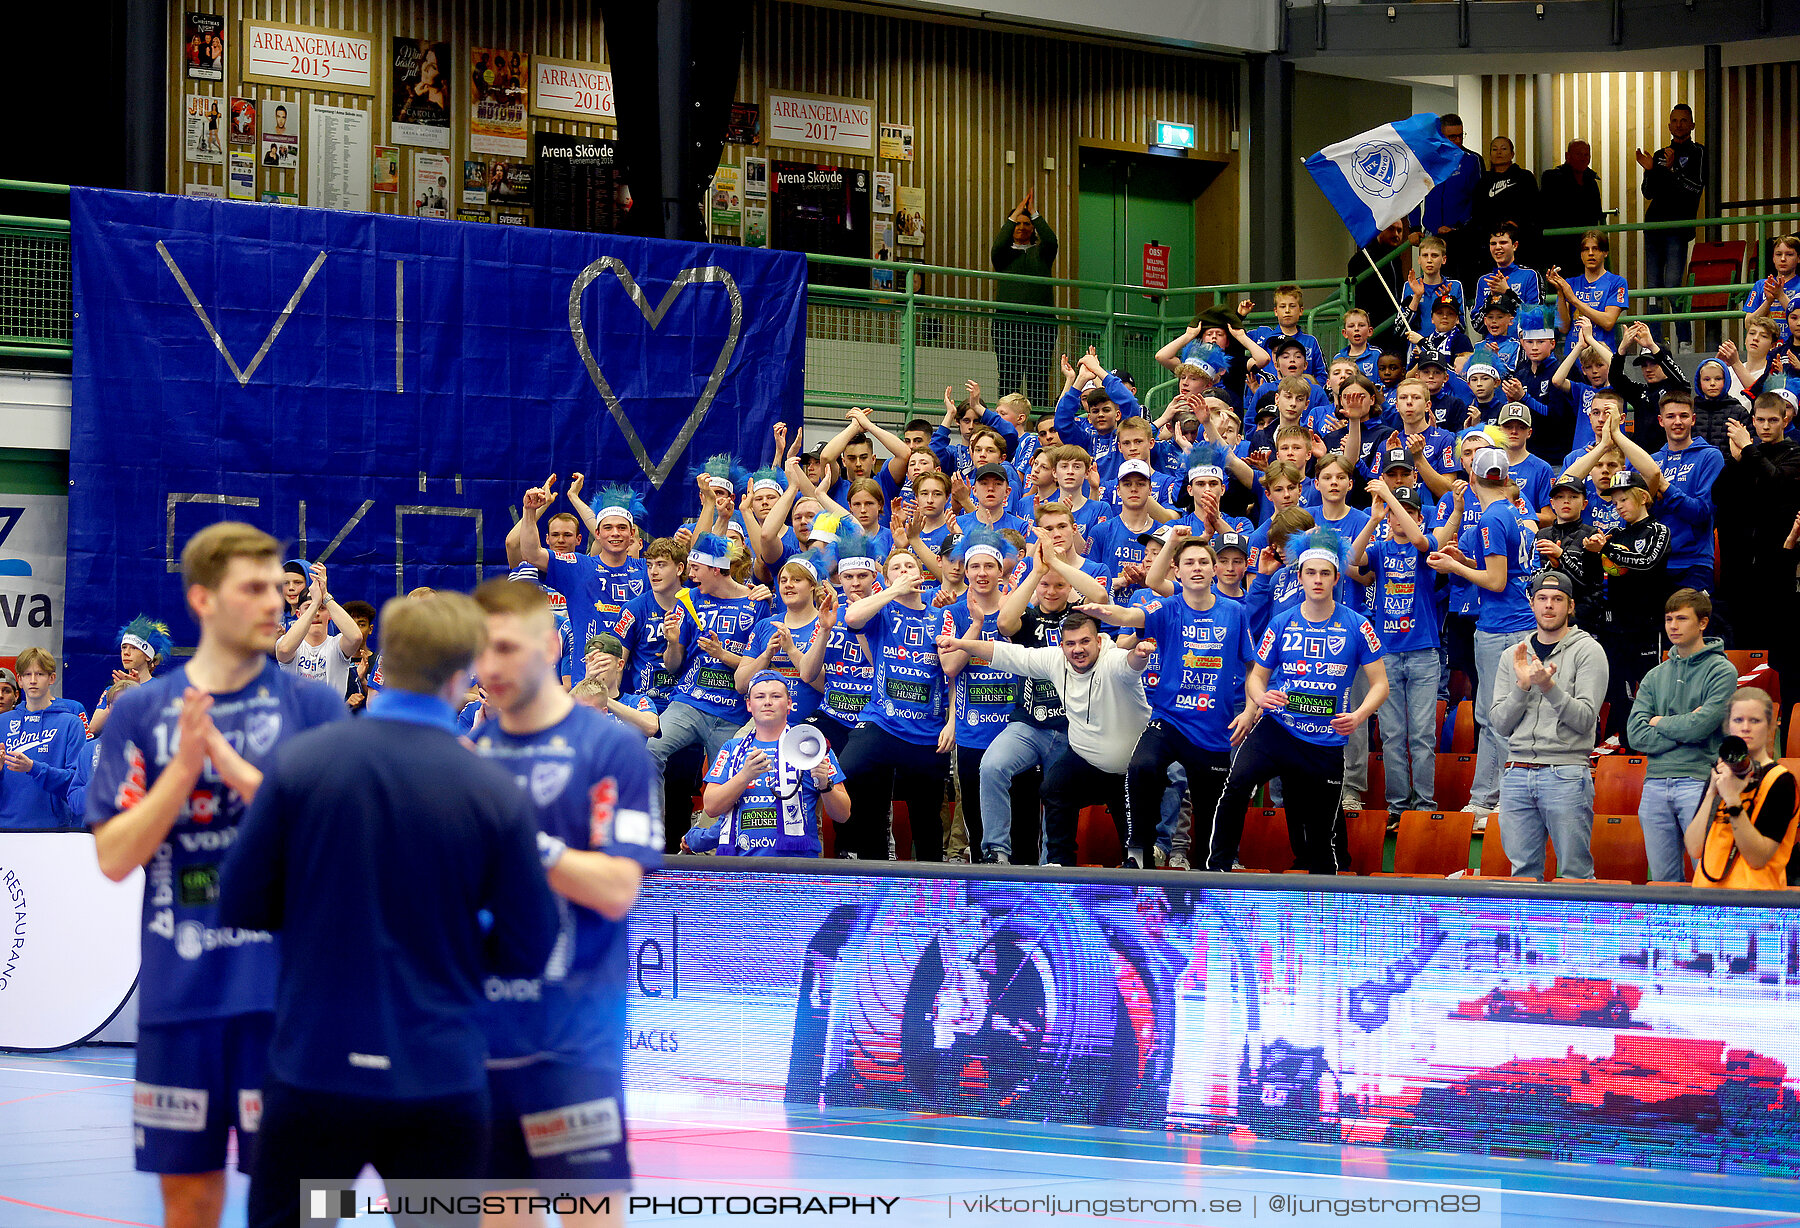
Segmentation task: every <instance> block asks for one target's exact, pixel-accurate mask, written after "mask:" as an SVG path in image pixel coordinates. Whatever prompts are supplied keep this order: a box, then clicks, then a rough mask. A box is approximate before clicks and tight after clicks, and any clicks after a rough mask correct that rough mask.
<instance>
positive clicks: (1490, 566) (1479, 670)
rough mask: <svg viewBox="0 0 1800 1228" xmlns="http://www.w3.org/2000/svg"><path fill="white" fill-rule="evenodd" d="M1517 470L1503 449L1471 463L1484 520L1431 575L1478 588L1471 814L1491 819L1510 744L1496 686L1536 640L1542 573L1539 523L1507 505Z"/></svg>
mask: <svg viewBox="0 0 1800 1228" xmlns="http://www.w3.org/2000/svg"><path fill="white" fill-rule="evenodd" d="M1510 475H1511V465H1510V463H1509V462H1508V461H1507V459H1506V453H1505V452H1503V451H1502V450H1500V449H1499V448H1481V449H1479V450H1478V451H1476V452H1475V454H1474V455H1473V456H1472V457H1471V458H1470V468H1469V478H1470V482H1469V486H1470V489H1472V490H1473V491H1474V492H1475V497H1476V499H1477V500H1478V501H1479V502H1480V504H1481V517H1480V519H1479V520H1478V521H1476V524H1475V528H1474V530H1473V531H1471V532H1466V533H1464V534H1463V536H1462V538H1461V540H1460V542H1459V543H1458V546H1457V548H1454V549H1452V548H1448V547H1447V548H1446V549H1444V550H1438V551H1433V552H1432V553H1431V555H1430V556H1429V557H1428V559H1427V562H1429V563H1430V565H1431V568H1432V570H1433V571H1438V572H1442V573H1444V574H1445V575H1450V576H1455V577H1457V578H1459V579H1464V580H1468V581H1470V582H1471V583H1472V584H1474V586H1475V590H1476V600H1477V607H1476V613H1475V637H1474V645H1473V647H1474V657H1475V724H1476V726H1477V728H1478V730H1479V733H1478V736H1477V741H1476V747H1475V780H1474V783H1473V785H1472V786H1471V787H1470V792H1469V807H1468V809H1469V812H1470V813H1472V814H1482V815H1485V814H1487V813H1488V812H1490V811H1492V810H1493V809H1494V807H1495V806H1496V805H1497V804H1498V803H1499V800H1500V765H1501V764H1502V763H1503V762H1505V759H1506V741H1505V739H1503V738H1502V737H1500V735H1499V734H1497V733H1495V732H1494V730H1493V726H1492V721H1491V719H1490V718H1491V714H1492V712H1493V707H1494V687H1495V686H1496V685H1497V683H1498V680H1499V679H1500V675H1501V671H1502V670H1504V669H1505V664H1504V661H1503V657H1504V656H1505V654H1506V652H1507V651H1508V650H1510V649H1511V648H1512V646H1513V645H1514V644H1517V643H1518V642H1519V641H1520V640H1522V639H1524V638H1525V637H1526V636H1528V635H1530V634H1531V629H1532V628H1533V627H1535V626H1536V625H1537V619H1536V617H1535V616H1534V615H1533V614H1532V612H1531V598H1530V597H1529V596H1528V595H1527V594H1526V591H1525V587H1526V585H1527V584H1528V583H1529V582H1530V580H1531V574H1532V572H1533V571H1535V570H1536V568H1537V518H1536V517H1535V516H1528V515H1525V514H1522V513H1521V512H1520V511H1519V510H1518V509H1517V508H1515V507H1514V506H1513V505H1512V504H1511V503H1510V502H1509V501H1508V494H1509V491H1510V490H1511V484H1512V478H1511V476H1510Z"/></svg>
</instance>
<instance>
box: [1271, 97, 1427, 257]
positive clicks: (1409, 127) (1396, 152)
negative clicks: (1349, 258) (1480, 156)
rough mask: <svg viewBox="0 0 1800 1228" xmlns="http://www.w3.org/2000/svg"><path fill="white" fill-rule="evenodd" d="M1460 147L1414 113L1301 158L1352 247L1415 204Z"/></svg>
mask: <svg viewBox="0 0 1800 1228" xmlns="http://www.w3.org/2000/svg"><path fill="white" fill-rule="evenodd" d="M1461 159H1462V149H1461V147H1460V146H1458V145H1457V144H1456V143H1455V142H1453V141H1451V140H1450V139H1449V138H1448V137H1446V136H1445V135H1444V134H1443V133H1442V132H1440V131H1438V117H1437V116H1435V115H1431V114H1424V113H1422V114H1419V115H1415V116H1413V117H1412V118H1410V119H1403V120H1400V121H1399V122H1397V123H1392V124H1383V125H1381V127H1379V128H1371V129H1370V130H1369V131H1367V132H1364V133H1362V134H1360V135H1358V136H1353V137H1351V138H1350V139H1349V140H1347V141H1339V142H1338V143H1337V144H1335V145H1327V146H1326V147H1325V148H1324V149H1321V150H1320V151H1319V152H1318V153H1316V154H1314V155H1312V157H1310V158H1308V159H1307V160H1306V170H1307V173H1308V174H1310V175H1311V176H1312V177H1313V181H1314V182H1315V183H1317V184H1318V185H1319V190H1320V191H1321V192H1323V193H1325V199H1326V200H1328V201H1330V202H1331V207H1332V208H1333V209H1336V210H1337V213H1338V216H1339V217H1341V218H1343V219H1344V225H1346V226H1348V227H1349V228H1350V234H1351V235H1352V236H1353V237H1354V238H1355V239H1356V244H1357V246H1358V247H1367V246H1368V245H1369V243H1371V242H1372V241H1373V240H1374V238H1375V236H1376V235H1378V234H1380V233H1381V232H1382V231H1383V230H1386V229H1387V228H1388V227H1389V226H1392V225H1393V224H1394V223H1395V222H1397V221H1399V220H1400V219H1401V218H1403V217H1405V216H1406V215H1407V214H1408V213H1411V212H1412V211H1413V209H1415V208H1416V207H1417V206H1418V204H1419V202H1420V201H1422V200H1424V199H1425V197H1426V195H1427V194H1428V193H1429V192H1430V191H1431V189H1432V188H1434V187H1436V186H1437V185H1438V184H1440V183H1442V182H1443V181H1444V180H1446V179H1448V178H1450V176H1451V175H1452V174H1454V173H1455V172H1456V168H1457V165H1458V163H1459V162H1460V161H1461Z"/></svg>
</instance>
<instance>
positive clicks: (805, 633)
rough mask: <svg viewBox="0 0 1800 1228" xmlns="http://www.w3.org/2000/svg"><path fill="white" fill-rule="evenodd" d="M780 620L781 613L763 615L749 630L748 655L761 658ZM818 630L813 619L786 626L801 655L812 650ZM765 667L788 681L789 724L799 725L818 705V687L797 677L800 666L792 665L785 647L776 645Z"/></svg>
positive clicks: (791, 659) (746, 650)
mask: <svg viewBox="0 0 1800 1228" xmlns="http://www.w3.org/2000/svg"><path fill="white" fill-rule="evenodd" d="M781 622H782V617H781V615H779V614H778V615H776V616H775V617H773V618H765V619H763V620H762V621H761V622H759V623H757V624H756V626H754V627H752V628H751V629H750V647H749V648H747V649H745V651H744V655H745V656H747V657H760V656H762V654H763V651H764V650H765V649H766V648H768V646H769V642H770V641H771V640H773V639H774V638H775V628H776V627H777V626H778V625H780V624H781ZM818 633H819V620H818V618H817V617H816V616H815V617H814V618H813V620H812V621H811V622H809V623H807V624H805V625H804V626H800V627H789V628H788V634H789V635H791V636H793V637H794V647H795V648H797V649H799V650H800V652H801V654H802V655H804V654H806V653H808V652H810V651H812V642H813V636H815V635H817V634H818ZM768 668H770V669H772V670H774V671H775V672H776V673H778V674H780V675H781V678H782V681H783V682H786V683H787V689H788V700H789V701H790V703H791V704H792V707H791V708H790V709H789V710H788V723H789V724H793V725H798V724H799V723H800V722H801V721H804V720H805V719H806V718H807V717H809V716H811V715H812V714H813V713H814V712H815V711H817V710H818V707H819V699H820V693H819V689H818V688H817V687H815V686H813V684H812V683H810V682H806V681H804V680H803V679H802V678H801V677H800V667H799V666H797V665H795V664H794V661H793V658H791V657H789V656H788V654H787V650H786V649H783V648H777V649H776V650H775V651H774V652H772V653H770V654H769V665H768Z"/></svg>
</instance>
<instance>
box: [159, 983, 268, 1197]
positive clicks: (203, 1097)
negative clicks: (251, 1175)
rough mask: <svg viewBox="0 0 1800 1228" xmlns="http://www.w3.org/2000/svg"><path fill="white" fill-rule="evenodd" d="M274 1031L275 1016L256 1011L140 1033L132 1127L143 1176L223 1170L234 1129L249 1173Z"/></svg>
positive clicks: (241, 1161) (240, 1158) (244, 1168)
mask: <svg viewBox="0 0 1800 1228" xmlns="http://www.w3.org/2000/svg"><path fill="white" fill-rule="evenodd" d="M274 1025H275V1016H274V1015H273V1014H271V1013H269V1012H267V1011H258V1012H256V1013H255V1014H251V1015H234V1016H231V1017H230V1018H226V1019H196V1020H193V1021H191V1022H188V1023H169V1024H159V1025H151V1026H147V1027H140V1028H139V1029H138V1046H137V1086H136V1087H135V1088H134V1089H133V1091H132V1111H131V1123H132V1126H133V1130H132V1135H133V1138H134V1140H135V1143H136V1148H137V1169H138V1171H139V1172H141V1173H212V1172H218V1171H219V1170H220V1169H222V1168H224V1167H225V1143H226V1135H227V1134H228V1133H229V1132H230V1131H231V1129H232V1128H233V1127H236V1129H237V1136H238V1162H237V1166H238V1171H239V1172H241V1173H247V1172H249V1171H250V1167H251V1164H252V1163H253V1162H254V1161H255V1159H256V1136H257V1130H258V1129H259V1128H260V1126H261V1124H262V1085H263V1070H264V1068H265V1067H266V1066H267V1065H268V1060H269V1034H270V1032H271V1031H272V1030H273V1029H274Z"/></svg>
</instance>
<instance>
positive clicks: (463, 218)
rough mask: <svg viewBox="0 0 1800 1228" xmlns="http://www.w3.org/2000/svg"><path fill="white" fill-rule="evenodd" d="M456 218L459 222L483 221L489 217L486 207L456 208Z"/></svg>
mask: <svg viewBox="0 0 1800 1228" xmlns="http://www.w3.org/2000/svg"><path fill="white" fill-rule="evenodd" d="M456 220H457V221H459V222H485V221H488V220H489V219H488V212H487V210H486V209H458V210H457V211H456Z"/></svg>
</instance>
